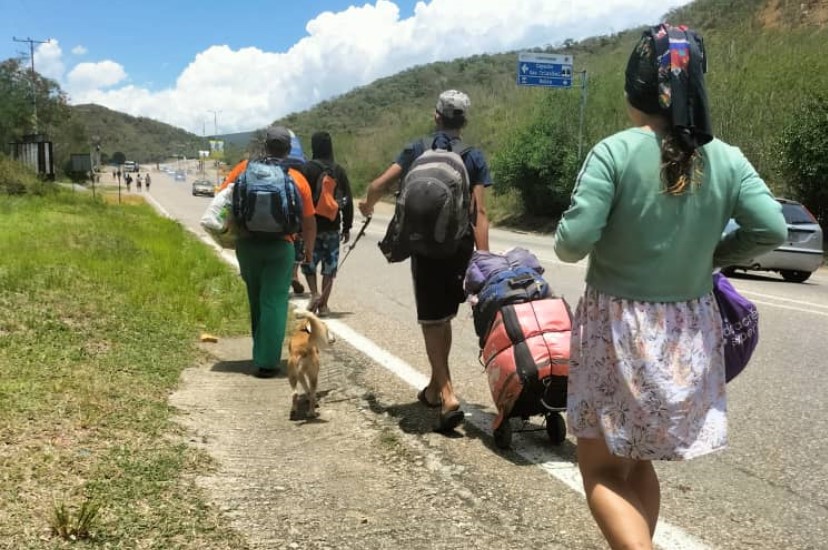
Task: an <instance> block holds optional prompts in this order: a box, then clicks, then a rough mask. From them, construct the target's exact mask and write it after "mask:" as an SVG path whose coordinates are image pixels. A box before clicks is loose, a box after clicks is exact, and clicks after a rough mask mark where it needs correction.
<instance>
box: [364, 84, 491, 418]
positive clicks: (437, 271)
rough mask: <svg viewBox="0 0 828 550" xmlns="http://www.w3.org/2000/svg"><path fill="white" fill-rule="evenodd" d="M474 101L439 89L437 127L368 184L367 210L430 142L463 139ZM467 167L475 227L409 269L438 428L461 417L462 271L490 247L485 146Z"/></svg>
mask: <svg viewBox="0 0 828 550" xmlns="http://www.w3.org/2000/svg"><path fill="white" fill-rule="evenodd" d="M470 105H471V102H470V101H469V96H467V95H466V94H464V93H463V92H459V91H457V90H447V91H445V92H443V93H442V94H440V97H439V98H438V100H437V108H436V110H435V113H434V122H435V125H436V131H435V132H434V134H432V135H431V136H429V138H427V139H426V140H422V139H420V140H416V141H413V142H411V143H409V144H408V145H407V146H406V147H405V149H403V151H402V152H401V153H400V154H399V155H398V156H397V159H396V161H395V162H394V163H393V164H392V165H391V166H390V167H389V168H388V169H387V170H386V171H385V172H383V174H382V175H380V176H379V177H378V178H377V179H375V180H374V181H373V182H371V184H370V185H369V187H368V195H367V197H366V198H365V200H364V201H362V202H360V203H359V209H360V211H361V212H362V214H363V215H365V216H371V215H372V214H373V212H374V205H375V204H376V203H377V201H379V199H380V198H381V197H382V196H383V195H384V194H385V193H386V192H388V190H389V189H390V187H391V185H392V184H393V183H394V182H396V181H398V180H400V179H402V177H403V176H404V175H405V173H406V172H407V171H408V169H409V168H410V167H411V164H412V163H413V162H414V160H416V159H417V157H419V156H420V155H422V154H423V153H424V152H425V147H426V144H427V143H430V144H431V146H432V148H439V149H446V148H451V146H452V144H453V143H459V142H460V131H461V129H462V128H463V127H464V126H465V125H466V117H467V114H468V110H469V107H470ZM462 158H463V163H464V164H465V165H466V170H467V171H468V173H469V181H470V183H471V186H472V188H471V191H472V203H473V205H474V210H473V211H474V215H473V216H472V224H473V225H472V227H470V228H469V232H468V235H467V237H466V238H465V239H464V241H463V243H462V244H461V245H460V247H459V248H458V250H457V252H456V253H455V254H454V256H451V257H449V258H446V259H434V258H430V257H426V256H420V255H417V254H412V256H411V273H412V276H413V279H414V296H415V300H416V304H417V320H418V321H419V323H420V325H421V327H422V331H423V338H424V340H425V347H426V353H427V355H428V360H429V363H430V364H431V380H430V381H429V383H428V385H427V386H426V387H425V388H423V389H422V390H421V391H420V392H419V393H418V394H417V399H418V400H419V401H420V402H421V403H422V404H424V405H426V406H428V407H434V408H438V407H439V408H440V415H439V418H438V422H437V424H436V426H435V430H436V431H439V432H446V431H450V430H453V429H454V428H456V427H457V426H459V425H460V424H461V423H462V422H463V418H464V415H463V412H462V411H461V410H460V401H459V400H458V399H457V396H456V395H455V393H454V388H453V386H452V384H451V374H450V372H449V364H448V359H449V353H450V352H451V320H452V319H453V318H454V317H455V316H456V315H457V311H458V308H459V306H460V304H461V303H463V302H464V301H465V294H464V292H463V277H464V276H465V273H466V268H467V267H468V264H469V260H470V259H471V255H472V252H473V251H474V249H475V246H476V247H477V249H478V250H488V249H489V220H488V217H487V215H486V200H485V196H486V194H485V191H486V188H487V187H489V186H490V185H491V184H492V179H491V175H490V173H489V167H488V164H487V163H486V158H485V157H484V156H483V152H482V151H480V150H479V149H477V148H474V147H472V148H471V149H468V150H466V151H465V152H464V153H463V154H462Z"/></svg>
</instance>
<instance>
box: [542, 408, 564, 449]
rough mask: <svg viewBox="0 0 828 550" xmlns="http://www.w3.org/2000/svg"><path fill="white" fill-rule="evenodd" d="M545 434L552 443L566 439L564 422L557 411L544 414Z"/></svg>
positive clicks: (559, 442)
mask: <svg viewBox="0 0 828 550" xmlns="http://www.w3.org/2000/svg"><path fill="white" fill-rule="evenodd" d="M546 435H548V436H549V441H550V442H552V444H553V445H560V444H561V443H563V442H564V440H565V439H566V422H564V419H563V416H561V415H560V414H559V413H549V414H547V415H546Z"/></svg>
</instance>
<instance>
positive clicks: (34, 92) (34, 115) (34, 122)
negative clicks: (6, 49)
mask: <svg viewBox="0 0 828 550" xmlns="http://www.w3.org/2000/svg"><path fill="white" fill-rule="evenodd" d="M12 40H14V41H15V42H28V44H29V59H30V60H31V63H32V134H36V133H37V90H36V85H35V82H36V76H35V64H34V45H35V44H48V43H49V42H51V40H33V39H31V38H28V37H27V38H17V37H14V36H13V37H12Z"/></svg>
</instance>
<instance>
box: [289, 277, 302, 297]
mask: <svg viewBox="0 0 828 550" xmlns="http://www.w3.org/2000/svg"><path fill="white" fill-rule="evenodd" d="M290 286H292V287H293V293H294V294H304V293H305V287H304V286H302V283H300V282H299V281H298V279H294V280H293V281H291V283H290Z"/></svg>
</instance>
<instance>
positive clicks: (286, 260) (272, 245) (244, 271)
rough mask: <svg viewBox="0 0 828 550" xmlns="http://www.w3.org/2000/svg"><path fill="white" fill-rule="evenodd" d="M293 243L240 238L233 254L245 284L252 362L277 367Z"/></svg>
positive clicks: (279, 359)
mask: <svg viewBox="0 0 828 550" xmlns="http://www.w3.org/2000/svg"><path fill="white" fill-rule="evenodd" d="M294 255H295V254H294V249H293V243H289V242H287V241H271V242H261V241H251V240H246V239H239V241H238V242H237V243H236V258H238V260H239V269H240V271H241V276H242V279H244V283H245V285H246V286H247V301H248V303H249V304H250V327H251V332H252V334H253V366H254V367H256V368H260V369H278V368H279V366H280V364H281V362H282V342H283V340H284V339H285V328H286V326H287V313H288V296H289V291H290V282H291V280H292V278H293V262H294Z"/></svg>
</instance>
